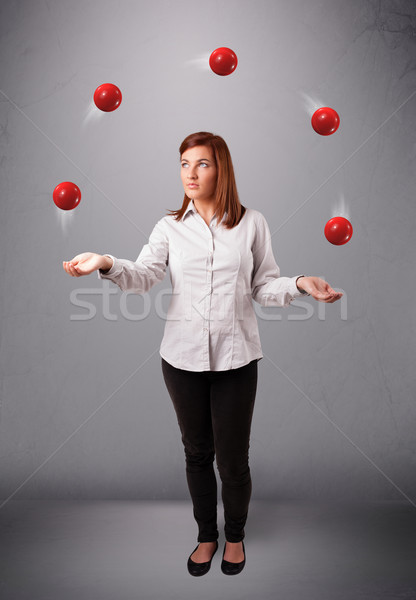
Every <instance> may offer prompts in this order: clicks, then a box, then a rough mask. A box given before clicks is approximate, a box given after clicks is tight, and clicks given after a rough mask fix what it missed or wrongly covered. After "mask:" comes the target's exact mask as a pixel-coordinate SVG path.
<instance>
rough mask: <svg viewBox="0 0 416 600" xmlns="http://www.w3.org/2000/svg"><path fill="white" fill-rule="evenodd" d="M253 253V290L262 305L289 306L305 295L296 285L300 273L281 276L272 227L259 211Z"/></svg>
mask: <svg viewBox="0 0 416 600" xmlns="http://www.w3.org/2000/svg"><path fill="white" fill-rule="evenodd" d="M252 253H253V277H252V283H251V290H252V297H253V299H254V300H255V301H256V302H258V303H259V304H261V305H262V306H289V304H290V303H291V301H292V300H293V299H294V298H297V297H298V296H304V295H305V294H304V293H303V292H301V291H300V290H298V288H297V287H296V280H297V279H298V277H300V275H296V277H280V269H279V267H278V265H277V264H276V261H275V258H274V255H273V249H272V243H271V235H270V229H269V226H268V224H267V221H266V219H265V217H264V216H263V215H262V214H261V213H258V219H257V222H256V235H255V241H254V244H253V248H252Z"/></svg>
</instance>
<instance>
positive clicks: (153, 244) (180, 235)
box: [97, 200, 304, 371]
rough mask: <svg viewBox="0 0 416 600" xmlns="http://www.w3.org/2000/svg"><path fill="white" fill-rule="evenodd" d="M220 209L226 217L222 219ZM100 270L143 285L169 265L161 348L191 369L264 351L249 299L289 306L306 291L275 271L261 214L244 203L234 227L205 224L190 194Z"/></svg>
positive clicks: (228, 363)
mask: <svg viewBox="0 0 416 600" xmlns="http://www.w3.org/2000/svg"><path fill="white" fill-rule="evenodd" d="M225 216H226V215H224V219H225ZM105 256H109V257H110V258H111V259H112V260H113V265H112V267H111V269H110V270H109V271H106V272H102V271H97V273H98V278H99V279H110V280H111V281H113V282H114V283H115V284H117V285H118V286H119V288H120V289H121V290H123V291H124V290H129V291H132V292H134V293H137V294H144V293H146V292H148V291H149V290H150V289H151V288H152V287H153V286H154V285H155V284H156V283H158V282H159V281H162V280H163V278H164V277H165V274H166V268H167V266H169V271H170V280H171V283H172V296H171V300H170V305H169V308H168V312H167V316H166V323H165V331H164V336H163V339H162V343H161V346H160V350H159V353H160V355H161V357H162V358H164V359H165V360H166V361H167V362H168V363H170V364H171V365H173V366H174V367H177V368H179V369H185V370H188V371H225V370H228V369H236V368H238V367H242V366H244V365H246V364H247V363H249V362H251V361H252V360H254V359H260V358H263V353H262V349H261V344H260V337H259V330H258V324H257V318H256V314H255V312H254V307H253V302H252V300H253V299H254V300H255V301H256V302H258V303H259V304H261V305H262V306H288V305H289V304H290V302H291V301H292V300H293V299H294V298H296V297H298V296H302V295H304V293H303V292H301V291H300V290H298V288H297V286H296V280H297V279H298V278H299V277H301V275H297V276H296V277H280V269H279V267H278V266H277V264H276V261H275V259H274V256H273V250H272V244H271V235H270V230H269V227H268V224H267V221H266V219H265V217H264V216H263V215H262V213H261V212H259V211H258V210H254V209H251V208H246V212H245V214H244V216H243V218H242V219H241V220H240V223H239V224H238V225H236V226H235V227H234V228H233V229H226V228H225V227H223V226H222V225H221V224H219V225H218V224H217V220H216V216H215V215H214V216H213V217H212V219H211V222H210V225H209V226H208V225H207V224H206V222H205V221H204V219H203V218H202V216H201V215H200V214H199V213H198V211H197V210H196V207H195V205H194V202H193V200H192V201H190V202H189V204H188V207H187V209H186V212H185V214H184V215H183V217H182V219H181V220H180V221H175V220H174V217H173V216H172V215H166V216H164V217H163V218H162V219H160V220H159V221H158V222H157V223H156V225H155V227H154V229H153V231H152V233H151V234H150V237H149V242H148V244H146V245H144V246H143V248H142V250H141V252H140V254H139V256H138V257H137V259H136V261H135V262H133V261H132V260H127V259H122V258H116V257H114V256H112V255H111V254H106V255H105Z"/></svg>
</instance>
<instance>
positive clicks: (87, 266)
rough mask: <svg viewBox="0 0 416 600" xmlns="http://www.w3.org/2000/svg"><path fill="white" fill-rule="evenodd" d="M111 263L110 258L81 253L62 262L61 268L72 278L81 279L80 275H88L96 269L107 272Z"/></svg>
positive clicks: (91, 253)
mask: <svg viewBox="0 0 416 600" xmlns="http://www.w3.org/2000/svg"><path fill="white" fill-rule="evenodd" d="M111 262H112V261H111V258H109V257H108V256H102V255H101V254H95V252H82V253H81V254H77V255H76V256H74V258H73V259H72V260H70V261H65V260H64V261H62V266H63V268H64V269H65V271H66V272H67V273H68V274H69V275H72V277H81V276H82V275H89V274H90V273H92V272H93V271H96V270H97V269H102V270H104V271H105V270H108V269H110V267H111ZM109 263H110V264H109Z"/></svg>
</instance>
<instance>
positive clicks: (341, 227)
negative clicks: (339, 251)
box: [324, 217, 352, 246]
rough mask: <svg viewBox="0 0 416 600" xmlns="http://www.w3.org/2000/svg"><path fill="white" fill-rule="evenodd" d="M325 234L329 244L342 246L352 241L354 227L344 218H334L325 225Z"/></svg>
mask: <svg viewBox="0 0 416 600" xmlns="http://www.w3.org/2000/svg"><path fill="white" fill-rule="evenodd" d="M324 234H325V237H326V239H327V240H328V242H331V244H334V245H335V246H342V244H346V243H347V242H348V241H349V240H350V239H351V236H352V225H351V223H350V222H349V221H348V219H345V218H344V217H333V218H332V219H329V221H328V223H327V224H326V225H325V229H324Z"/></svg>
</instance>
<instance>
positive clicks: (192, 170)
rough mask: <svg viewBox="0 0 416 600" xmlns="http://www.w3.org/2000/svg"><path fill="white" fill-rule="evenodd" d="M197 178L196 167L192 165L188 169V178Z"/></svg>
mask: <svg viewBox="0 0 416 600" xmlns="http://www.w3.org/2000/svg"><path fill="white" fill-rule="evenodd" d="M195 178H196V169H195V167H192V168H190V169H189V171H188V179H195Z"/></svg>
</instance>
